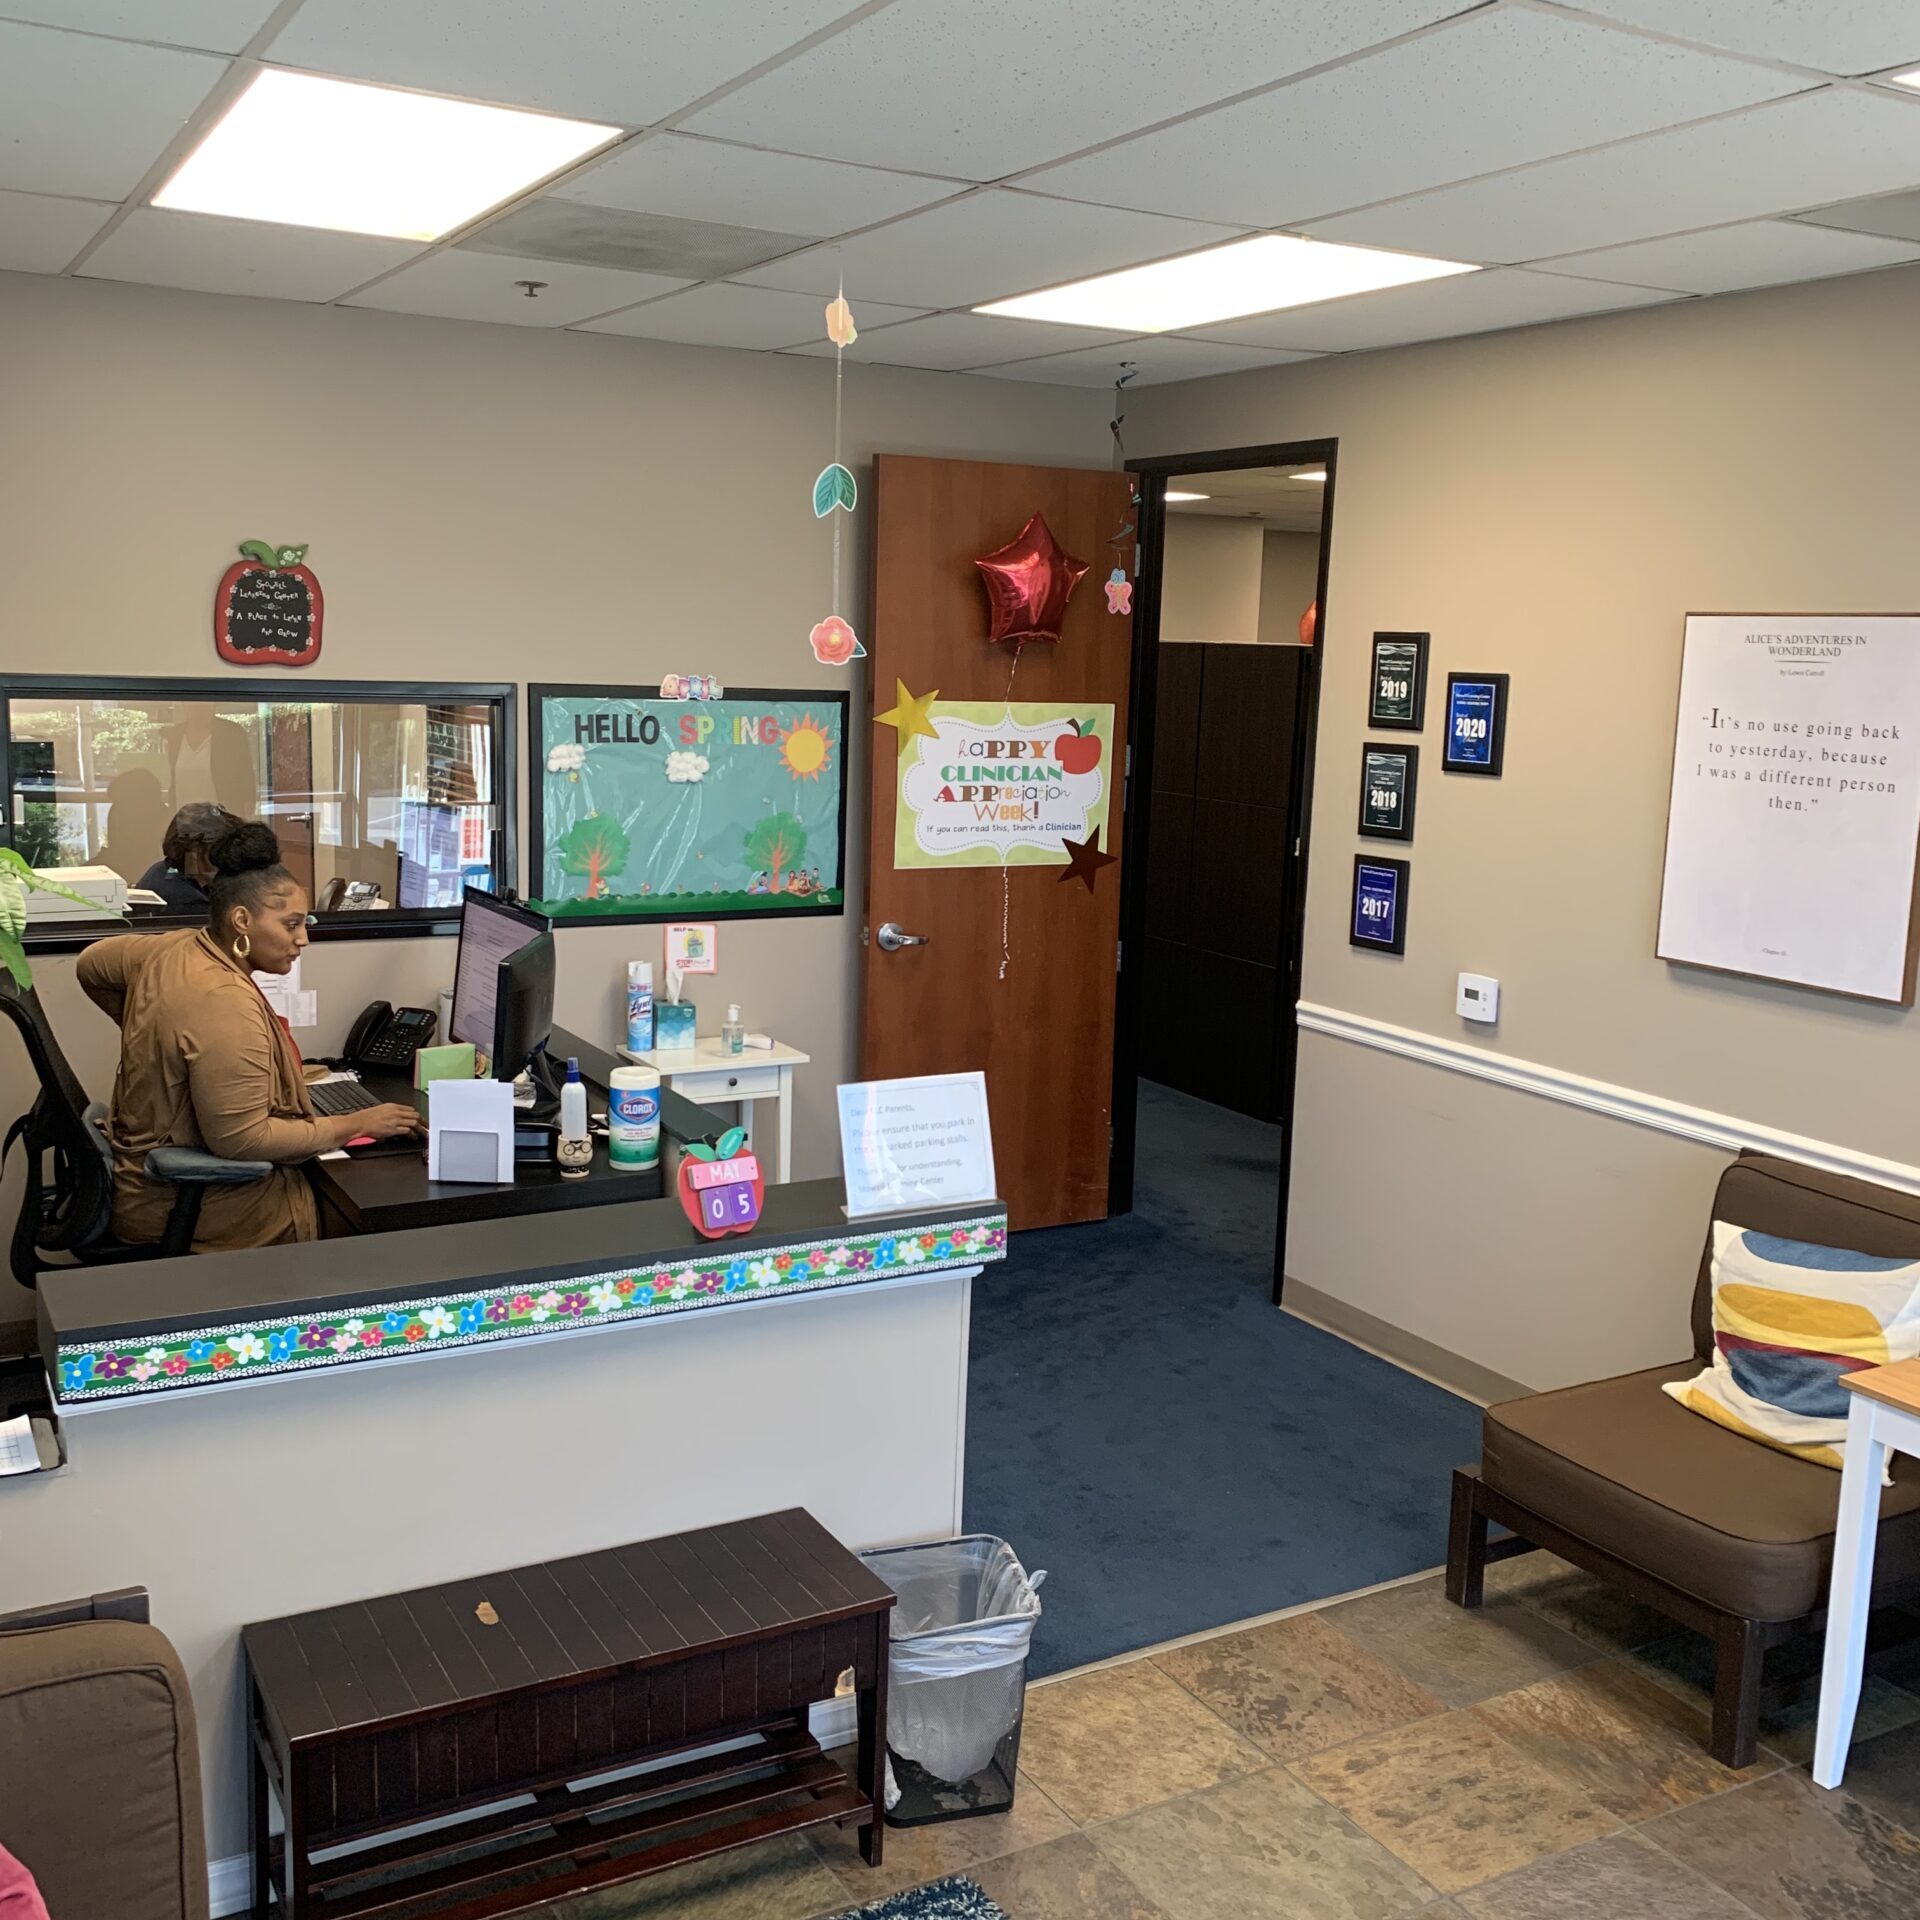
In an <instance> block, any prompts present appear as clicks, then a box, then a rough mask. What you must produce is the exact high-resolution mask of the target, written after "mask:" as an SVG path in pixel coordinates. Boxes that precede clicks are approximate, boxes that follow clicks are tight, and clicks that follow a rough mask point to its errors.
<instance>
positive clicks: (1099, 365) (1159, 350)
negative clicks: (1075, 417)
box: [977, 334, 1313, 387]
mask: <svg viewBox="0 0 1920 1920" xmlns="http://www.w3.org/2000/svg"><path fill="white" fill-rule="evenodd" d="M1312 358H1313V356H1312V355H1311V354H1308V353H1268V352H1264V351H1262V350H1261V349H1260V348H1258V347H1224V346H1219V345H1216V344H1215V343H1214V342H1212V341H1210V340H1182V339H1177V338H1175V337H1173V336H1172V335H1169V334H1159V335H1156V336H1154V337H1153V338H1150V339H1138V340H1123V341H1121V342H1119V343H1118V344H1117V345H1115V346H1111V347H1087V348H1083V349H1081V350H1080V351H1079V352H1076V353H1056V354H1051V355H1049V356H1048V357H1047V358H1046V359H1044V360H1016V361H1014V362H1013V363H1012V364H1011V365H1004V366H991V367H981V368H979V369H977V371H979V372H980V373H983V374H986V375H989V376H990V377H991V378H993V379H995V380H1040V381H1044V382H1046V383H1047V384H1048V385H1050V386H1056V387H1111V386H1112V385H1113V383H1114V382H1115V381H1116V380H1118V379H1119V378H1120V376H1121V375H1122V374H1123V373H1125V372H1126V371H1127V370H1128V369H1129V367H1131V369H1132V371H1133V379H1132V380H1131V381H1130V382H1129V383H1128V384H1129V385H1130V386H1136V387H1153V386H1159V385H1162V384H1163V383H1165V382H1167V381H1170V380H1204V379H1206V378H1207V377H1208V376H1209V375H1210V374H1216V373H1244V372H1245V371H1246V370H1247V369H1248V368H1249V367H1284V366H1287V365H1288V364H1290V363H1291V362H1293V361H1296V360H1310V359H1312Z"/></svg>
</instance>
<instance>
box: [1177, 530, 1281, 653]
mask: <svg viewBox="0 0 1920 1920" xmlns="http://www.w3.org/2000/svg"><path fill="white" fill-rule="evenodd" d="M1163 567H1164V577H1163V580H1162V583H1161V589H1160V631H1161V634H1162V635H1163V636H1164V637H1165V638H1166V639H1168V640H1203V641H1212V642H1216V643H1217V642H1220V641H1230V642H1234V643H1236V644H1238V643H1246V642H1251V641H1254V640H1257V639H1258V638H1259V637H1260V523H1259V522H1258V521H1256V520H1226V519H1222V518H1219V517H1217V516H1215V515H1211V514H1205V513H1181V512H1179V511H1178V510H1177V509H1176V510H1174V511H1172V512H1170V513H1168V515H1167V543H1166V556H1165V559H1164V561H1163Z"/></svg>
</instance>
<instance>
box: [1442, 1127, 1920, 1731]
mask: <svg viewBox="0 0 1920 1920" xmlns="http://www.w3.org/2000/svg"><path fill="white" fill-rule="evenodd" d="M1713 1217H1714V1219H1716V1220H1724V1221H1726V1222H1728V1223H1729V1224H1730V1225H1733V1226H1737V1227H1748V1228H1753V1229H1755V1230H1757V1231H1759V1232H1761V1233H1771V1234H1778V1235H1780V1236H1781V1237H1782V1238H1785V1239H1789V1240H1807V1241H1812V1242H1813V1243H1814V1244H1816V1245H1819V1246H1829V1247H1846V1248H1848V1249H1850V1250H1852V1251H1854V1252H1857V1253H1870V1254H1876V1255H1881V1256H1883V1257H1905V1258H1909V1259H1920V1198H1916V1197H1914V1196H1912V1195H1908V1194H1902V1193H1895V1192H1893V1191H1892V1190H1891V1189H1889V1188H1886V1187H1879V1186H1875V1185H1873V1184H1872V1183H1870V1182H1868V1181H1865V1180H1850V1179H1846V1178H1844V1177H1842V1176H1841V1175H1838V1174H1830V1173H1819V1172H1816V1171H1815V1170H1814V1169H1813V1168H1811V1167H1804V1166H1800V1165H1798V1164H1796V1163H1795V1162H1793V1161H1788V1160H1776V1159H1773V1158H1770V1157H1769V1156H1767V1155H1764V1154H1757V1153H1743V1154H1742V1155H1741V1156H1740V1157H1739V1159H1738V1160H1736V1161H1735V1162H1734V1163H1733V1165H1732V1166H1730V1167H1729V1168H1728V1169H1727V1170H1726V1172H1725V1173H1724V1174H1722V1175H1721V1177H1720V1185H1719V1189H1718V1191H1717V1192H1716V1193H1715V1195H1714V1202H1713ZM1712 1258H1713V1236H1712V1232H1711V1229H1709V1232H1708V1235H1707V1245H1706V1250H1705V1251H1704V1252H1703V1254H1702V1255H1701V1260H1700V1272H1699V1277H1698V1279H1697V1281H1696V1283H1695V1286H1694V1295H1693V1345H1694V1352H1693V1354H1692V1356H1691V1357H1690V1358H1688V1359H1685V1360H1678V1361H1675V1362H1674V1363H1673V1364H1672V1365H1671V1366H1665V1367H1652V1368H1649V1369H1648V1370H1647V1371H1646V1372H1644V1373H1629V1374H1623V1375H1621V1376H1620V1377H1618V1378H1616V1379H1612V1380H1595V1381H1591V1382H1589V1383H1588V1384H1586V1385H1585V1386H1578V1387H1562V1388H1560V1389H1559V1390H1558V1391H1556V1392H1552V1393H1536V1394H1531V1395H1529V1396H1528V1397H1527V1398H1526V1399H1524V1400H1509V1401H1507V1402H1505V1403H1504V1404H1503V1405H1500V1406H1493V1407H1489V1408H1488V1409H1487V1411H1486V1415H1485V1420H1484V1423H1483V1427H1482V1431H1481V1457H1480V1464H1479V1465H1478V1466H1477V1467H1461V1468H1459V1469H1458V1470H1457V1471H1456V1472H1455V1474H1454V1476H1453V1527H1452V1534H1451V1538H1450V1539H1449V1542H1448V1551H1447V1597H1448V1598H1449V1599H1450V1600H1452V1601H1453V1602H1454V1603H1455V1604H1456V1605H1458V1606H1463V1607H1477V1606H1478V1605H1479V1604H1480V1599H1481V1586H1482V1576H1483V1573H1484V1570H1485V1567H1486V1563H1487V1561H1488V1560H1489V1559H1496V1560H1499V1559H1505V1558H1507V1557H1508V1556H1509V1555H1511V1554H1515V1553H1525V1552H1528V1551H1529V1550H1530V1549H1532V1548H1535V1547H1545V1548H1548V1549H1549V1550H1551V1551H1552V1552H1554V1553H1557V1554H1559V1555H1561V1556H1562V1557H1563V1558H1564V1559H1567V1560H1571V1561H1573V1562H1574V1563H1575V1564H1576V1565H1577V1566H1581V1567H1585V1568H1586V1569H1587V1570H1588V1571H1589V1572H1591V1573H1596V1574H1599V1575H1600V1576H1601V1577H1602V1578H1604V1579H1607V1580H1611V1581H1614V1582H1615V1583H1617V1584H1618V1585H1620V1586H1622V1587H1624V1588H1626V1589H1627V1591H1628V1592H1630V1593H1631V1594H1632V1595H1633V1596H1634V1597H1635V1598H1636V1599H1639V1600H1642V1601H1644V1602H1646V1603H1647V1604H1648V1605H1650V1606H1653V1607H1656V1608H1658V1609H1659V1610H1660V1611H1661V1612H1663V1613H1666V1614H1668V1615H1670V1616H1671V1617H1672V1618H1673V1619H1675V1620H1678V1621H1680V1622H1682V1623H1683V1624H1685V1625H1686V1626H1689V1627H1692V1628H1694V1629H1696V1630H1697V1631H1698V1632H1701V1633H1704V1634H1707V1635H1709V1636H1711V1638H1712V1639H1713V1641H1714V1643H1715V1647H1716V1650H1717V1668H1716V1676H1717V1677H1716V1681H1715V1685H1714V1695H1713V1735H1712V1741H1711V1745H1712V1750H1713V1755H1714V1758H1715V1759H1717V1760H1721V1761H1723V1762H1725V1763H1726V1764H1727V1765H1728V1766H1731V1767H1743V1766H1746V1765H1747V1764H1749V1763H1750V1762H1751V1761H1752V1759H1753V1758H1754V1754H1755V1751H1756V1748H1757V1744H1758V1721H1759V1711H1760V1698H1759V1696H1760V1663H1761V1658H1762V1656H1763V1655H1764V1654H1765V1652H1766V1650H1767V1648H1769V1647H1771V1646H1774V1645H1776V1644H1777V1643H1778V1642H1780V1641H1782V1640H1785V1639H1788V1638H1789V1637H1791V1636H1792V1635H1794V1634H1796V1633H1802V1632H1805V1631H1807V1630H1808V1629H1809V1628H1811V1627H1813V1626H1814V1625H1816V1624H1817V1623H1818V1620H1819V1616H1820V1615H1821V1614H1822V1613H1823V1611H1824V1609H1825V1607H1826V1603H1827V1582H1828V1577H1829V1575H1830V1573H1831V1571H1832V1566H1833V1528H1834V1515H1835V1509H1836V1507H1837V1505H1838V1501H1839V1496H1840V1476H1839V1474H1837V1473H1836V1472H1835V1471H1834V1470H1833V1469H1832V1468H1831V1467H1821V1466H1814V1465H1812V1464H1810V1463H1809V1462H1807V1461H1804V1460H1796V1459H1794V1458H1793V1457H1792V1455H1790V1454H1785V1453H1781V1452H1779V1451H1777V1450H1776V1449H1774V1448H1772V1447H1765V1446H1762V1445H1761V1444H1760V1443H1759V1442H1758V1441H1756V1440H1749V1439H1746V1438H1744V1437H1743V1436H1742V1435H1740V1434H1737V1433H1732V1432H1729V1431H1728V1430H1727V1429H1726V1428H1724V1427H1717V1426H1715V1425H1714V1424H1713V1423H1712V1422H1711V1421H1710V1420H1706V1419H1704V1418H1702V1417H1701V1416H1700V1415H1699V1414H1697V1413H1689V1412H1688V1411H1687V1409H1686V1408H1684V1407H1682V1406H1680V1405H1678V1404H1677V1403H1676V1402H1675V1401H1673V1400H1671V1399H1669V1398H1668V1397H1667V1396H1666V1395H1665V1394H1664V1393H1662V1392H1661V1391H1660V1385H1661V1382H1662V1381H1666V1380H1684V1379H1687V1378H1690V1377H1691V1376H1692V1375H1693V1374H1695V1373H1697V1372H1698V1371H1699V1369H1700V1368H1701V1366H1702V1365H1703V1364H1704V1363H1705V1362H1706V1360H1707V1359H1708V1358H1709V1357H1710V1356H1711V1354H1712V1352H1713V1296H1712V1286H1711V1278H1710V1276H1711V1271H1712ZM1893 1481H1894V1484H1893V1485H1892V1486H1891V1487H1889V1488H1887V1489H1886V1491H1885V1493H1884V1494H1883V1495H1882V1497H1881V1503H1880V1515H1881V1518H1880V1544H1879V1550H1878V1554H1877V1557H1876V1559H1875V1562H1874V1583H1873V1584H1874V1599H1875V1602H1876V1604H1877V1603H1879V1602H1881V1601H1883V1600H1885V1599H1888V1598H1891V1597H1892V1596H1893V1594H1894V1593H1895V1592H1896V1591H1897V1590H1898V1589H1900V1588H1902V1587H1905V1586H1910V1585H1913V1584H1914V1583H1916V1582H1920V1462H1916V1461H1911V1460H1905V1459H1902V1458H1899V1457H1896V1459H1895V1462H1894V1466H1893ZM1490 1521H1491V1522H1494V1523H1496V1524H1498V1525H1500V1526H1503V1527H1506V1528H1508V1529H1509V1530H1510V1532H1511V1534H1512V1536H1513V1537H1512V1538H1511V1539H1501V1540H1496V1541H1492V1542H1489V1540H1488V1537H1487V1527H1488V1523H1489V1522H1490Z"/></svg>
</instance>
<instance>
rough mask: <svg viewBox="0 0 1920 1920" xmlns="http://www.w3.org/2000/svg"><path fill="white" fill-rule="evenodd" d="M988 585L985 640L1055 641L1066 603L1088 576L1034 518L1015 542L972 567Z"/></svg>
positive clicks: (1083, 566) (1084, 566)
mask: <svg viewBox="0 0 1920 1920" xmlns="http://www.w3.org/2000/svg"><path fill="white" fill-rule="evenodd" d="M973 564H974V565H975V566H976V567H978V568H979V569H980V578H981V579H982V580H984V581H985V582H986V584H987V604H988V606H989V608H990V609H991V611H992V626H991V628H990V629H989V631H988V634H987V638H988V639H989V640H994V641H1004V640H1016V641H1017V640H1058V639H1059V638H1060V623H1061V622H1062V621H1063V620H1064V619H1065V618H1066V617H1067V598H1068V596H1069V595H1070V594H1071V593H1072V592H1073V590H1074V588H1075V587H1077V586H1078V585H1079V584H1080V581H1081V579H1082V577H1083V576H1084V575H1085V573H1086V571H1087V563H1086V562H1085V561H1084V560H1076V559H1075V558H1074V557H1073V555H1072V554H1070V553H1068V552H1067V551H1066V549H1065V548H1064V547H1062V546H1061V544H1060V543H1059V541H1057V540H1056V539H1055V538H1054V537H1053V532H1052V530H1051V529H1050V528H1049V527H1048V525H1047V523H1046V521H1045V520H1043V519H1042V518H1041V517H1040V515H1039V514H1037V513H1036V514H1035V515H1034V516H1033V518H1032V519H1031V520H1029V521H1028V522H1027V524H1026V525H1025V526H1024V527H1022V528H1021V529H1020V537H1019V539H1017V540H1016V541H1014V542H1013V543H1012V545H1011V546H1005V547H1002V548H1001V549H1000V550H999V552H998V553H990V554H987V555H986V556H985V557H984V558H983V559H979V560H976V561H975V562H974V563H973Z"/></svg>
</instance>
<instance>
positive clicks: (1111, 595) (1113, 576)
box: [1107, 567, 1133, 613]
mask: <svg viewBox="0 0 1920 1920" xmlns="http://www.w3.org/2000/svg"><path fill="white" fill-rule="evenodd" d="M1107 611H1108V612H1109V613H1131V612H1132V611H1133V582H1132V581H1131V580H1129V579H1128V578H1127V570H1126V568H1125V567H1115V568H1114V570H1113V571H1112V572H1111V573H1110V574H1108V575H1107Z"/></svg>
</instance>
